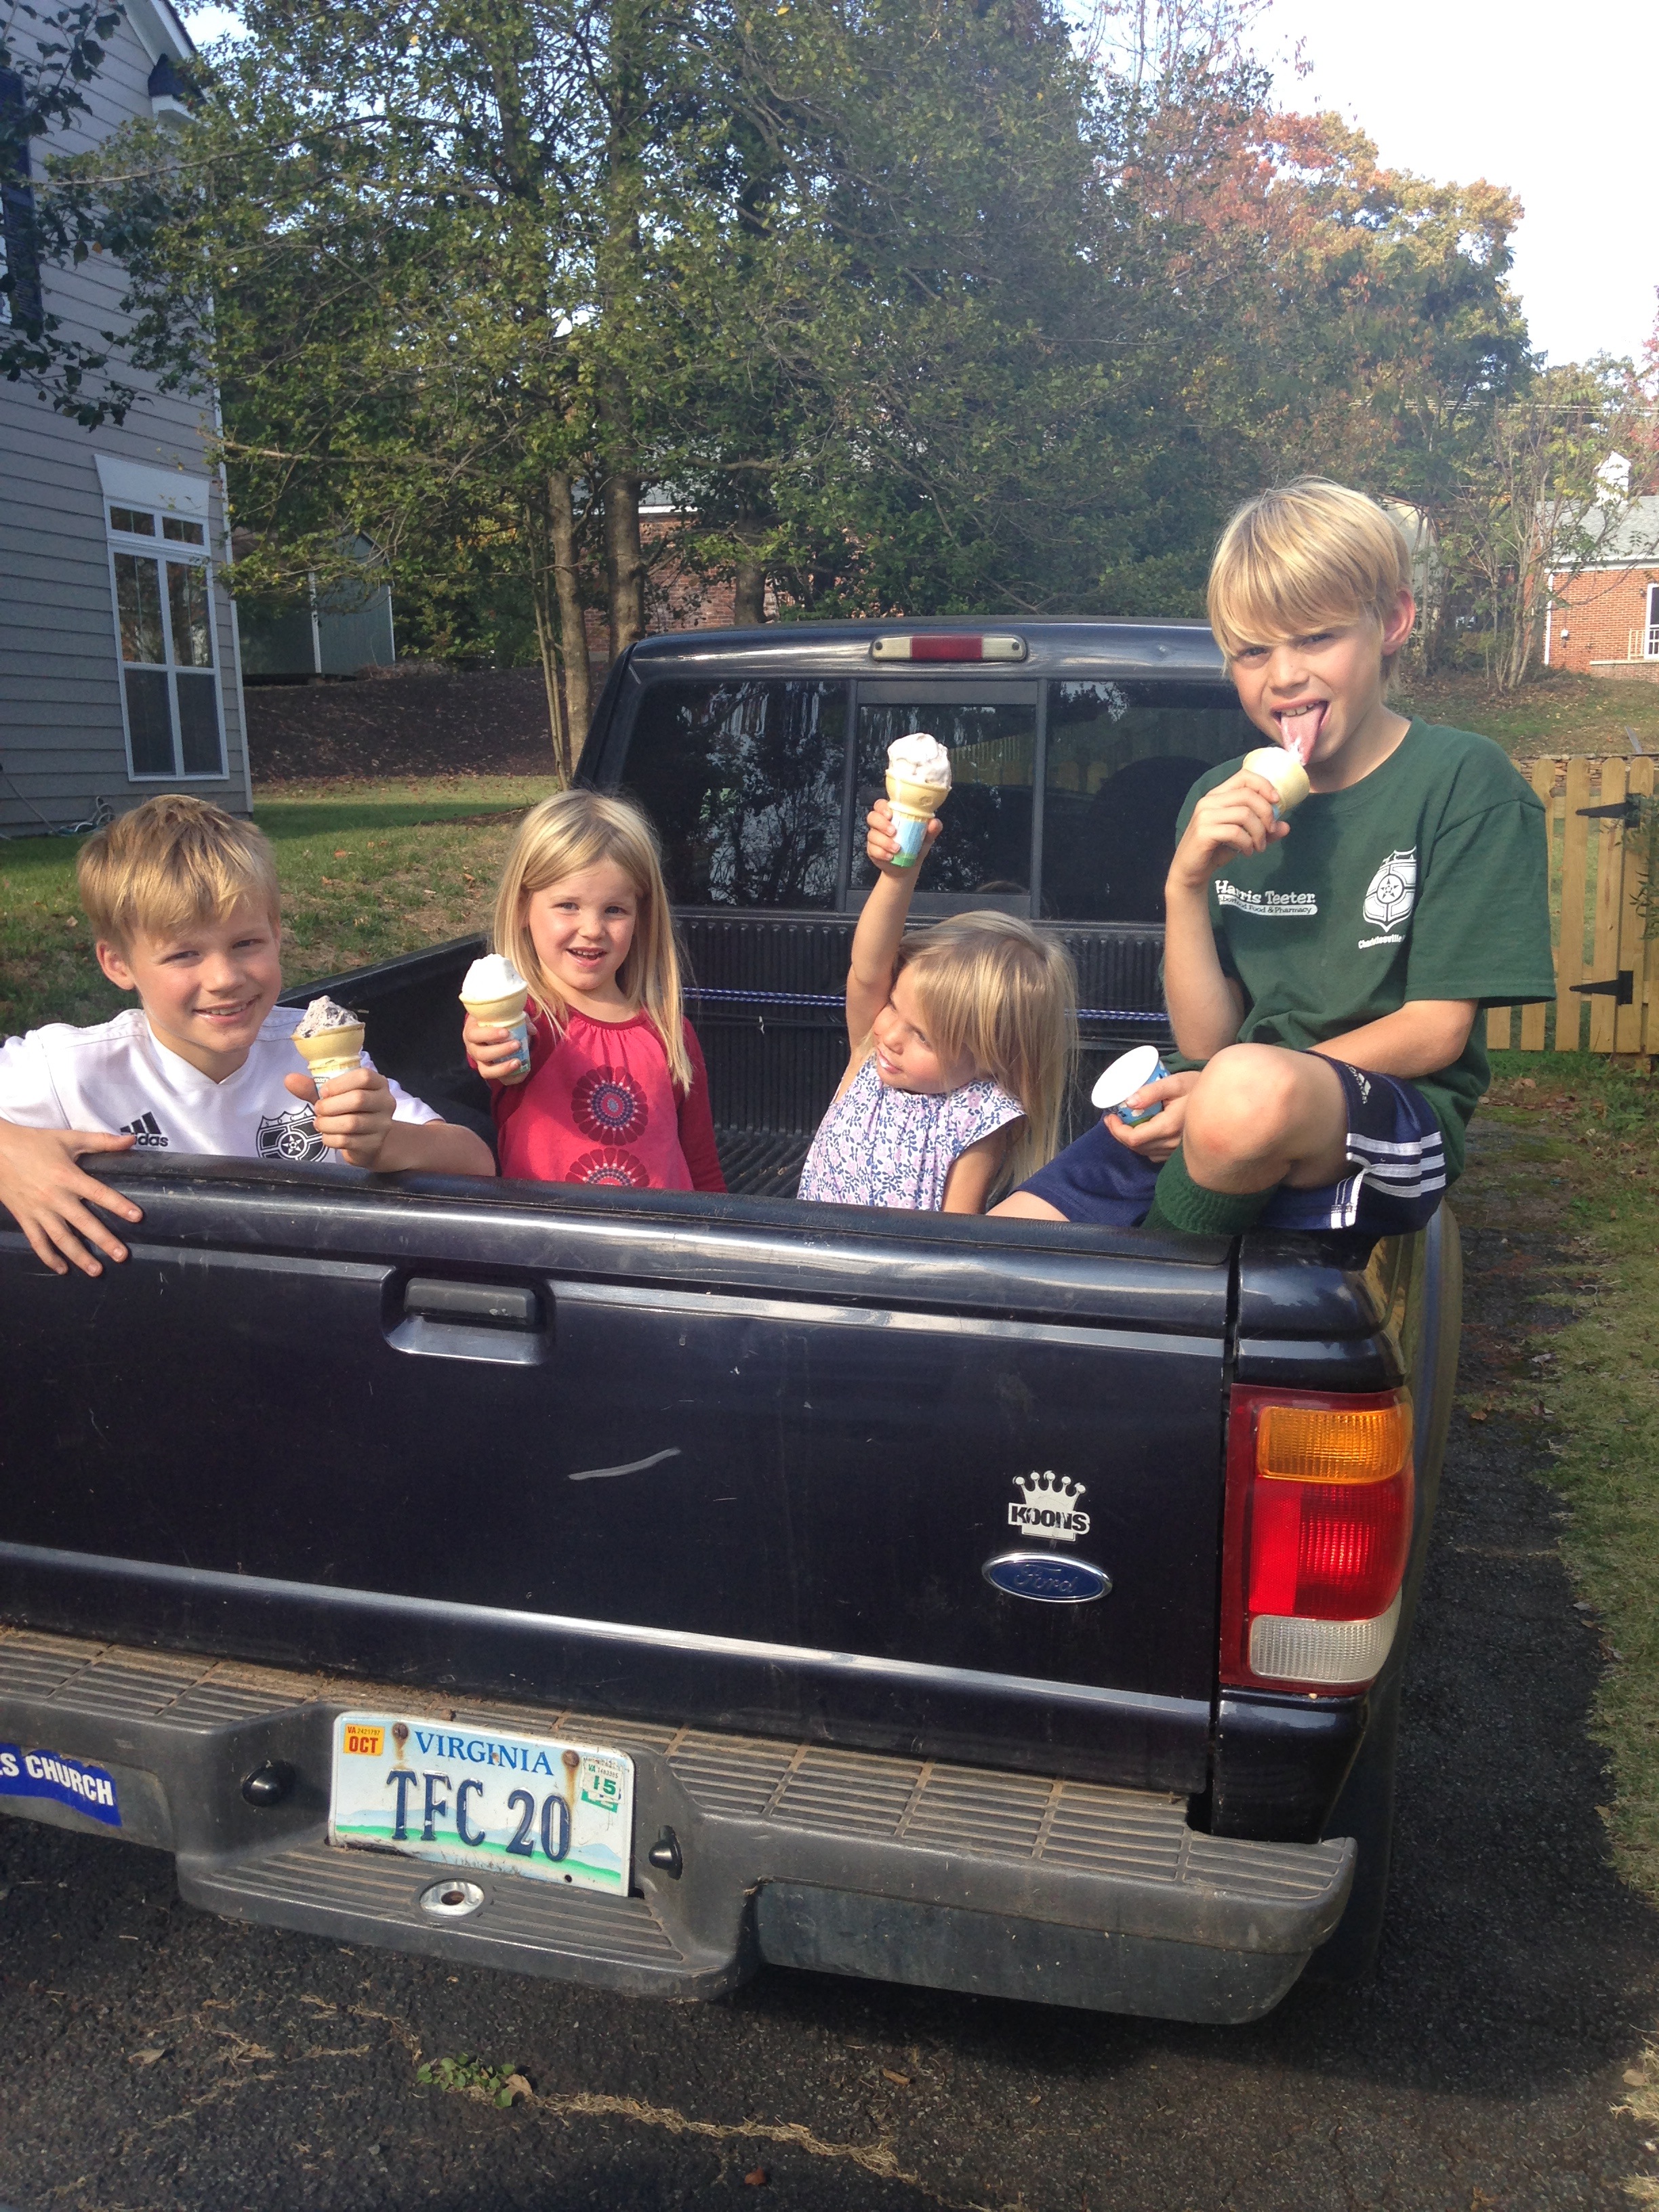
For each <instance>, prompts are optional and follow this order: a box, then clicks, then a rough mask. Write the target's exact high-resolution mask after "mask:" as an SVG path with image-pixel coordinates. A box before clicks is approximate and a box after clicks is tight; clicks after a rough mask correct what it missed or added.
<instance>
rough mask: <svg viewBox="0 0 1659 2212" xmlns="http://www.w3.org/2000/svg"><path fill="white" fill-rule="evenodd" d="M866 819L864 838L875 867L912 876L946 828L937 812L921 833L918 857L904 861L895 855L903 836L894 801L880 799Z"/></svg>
mask: <svg viewBox="0 0 1659 2212" xmlns="http://www.w3.org/2000/svg"><path fill="white" fill-rule="evenodd" d="M865 821H866V828H867V830H868V835H867V836H866V838H865V841H864V849H865V852H866V854H868V856H869V859H870V864H871V866H872V867H875V868H879V869H880V871H881V872H882V873H883V874H884V875H908V873H909V872H910V871H911V869H913V868H917V867H920V866H921V863H922V861H923V860H926V858H927V854H928V853H929V852H930V851H931V850H932V848H933V844H934V842H935V840H936V839H937V838H938V837H939V834H940V832H941V831H942V830H943V829H944V828H945V824H944V823H942V822H941V821H940V820H939V817H938V815H937V814H936V815H934V817H933V819H932V821H931V822H929V823H927V827H926V828H925V829H923V831H922V833H921V851H920V852H919V853H918V854H917V855H916V857H915V860H897V859H896V858H895V855H896V854H897V852H898V850H899V839H898V833H897V830H896V828H895V825H894V822H893V808H892V804H891V802H890V800H888V799H877V801H876V803H875V805H873V806H872V808H871V809H870V811H869V813H868V814H867V815H866V817H865Z"/></svg>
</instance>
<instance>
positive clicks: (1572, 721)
mask: <svg viewBox="0 0 1659 2212" xmlns="http://www.w3.org/2000/svg"><path fill="white" fill-rule="evenodd" d="M1392 703H1393V704H1394V705H1395V706H1396V707H1398V708H1400V710H1401V713H1402V714H1420V715H1421V716H1422V717H1423V719H1424V720H1425V721H1427V722H1448V723H1449V724H1450V725H1451V726H1452V727H1453V728H1454V729H1459V730H1478V731H1479V732H1480V734H1481V736H1482V737H1486V738H1493V739H1494V740H1495V741H1496V742H1497V743H1498V744H1500V745H1502V746H1503V747H1504V750H1506V751H1508V752H1510V753H1512V754H1514V755H1516V757H1518V758H1522V759H1530V758H1532V757H1534V756H1535V755H1537V754H1540V753H1629V752H1633V751H1635V750H1636V747H1635V746H1634V745H1632V743H1631V733H1632V731H1633V732H1635V734H1636V737H1637V738H1638V741H1639V743H1640V745H1641V749H1642V750H1643V751H1644V752H1649V753H1659V684H1621V683H1610V682H1609V681H1608V680H1607V678H1605V677H1601V676H1571V675H1568V674H1566V673H1565V672H1564V671H1560V670H1558V669H1548V668H1546V669H1541V670H1539V671H1536V673H1535V675H1534V678H1532V679H1531V680H1530V681H1528V683H1525V684H1522V686H1521V689H1520V690H1518V691H1507V692H1505V691H1493V690H1491V689H1490V687H1489V686H1488V685H1487V684H1486V680H1485V678H1482V677H1479V676H1433V677H1424V678H1421V679H1419V680H1418V681H1416V682H1412V681H1409V680H1407V681H1402V682H1401V685H1400V689H1399V690H1398V691H1397V692H1396V693H1395V697H1394V700H1393V702H1392Z"/></svg>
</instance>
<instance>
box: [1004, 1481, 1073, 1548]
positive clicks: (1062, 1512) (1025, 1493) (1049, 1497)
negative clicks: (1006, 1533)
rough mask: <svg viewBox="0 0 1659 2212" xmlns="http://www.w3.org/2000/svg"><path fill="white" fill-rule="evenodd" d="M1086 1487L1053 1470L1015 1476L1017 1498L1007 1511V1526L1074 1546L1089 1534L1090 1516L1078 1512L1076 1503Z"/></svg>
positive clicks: (1029, 1534)
mask: <svg viewBox="0 0 1659 2212" xmlns="http://www.w3.org/2000/svg"><path fill="white" fill-rule="evenodd" d="M1014 1488H1015V1489H1016V1490H1017V1491H1018V1492H1019V1496H1018V1498H1015V1500H1014V1501H1013V1503H1012V1504H1011V1505H1010V1506H1009V1508H1008V1526H1009V1527H1010V1528H1023V1529H1024V1532H1025V1534H1027V1535H1028V1536H1048V1537H1049V1538H1051V1539H1052V1540H1054V1541H1056V1542H1059V1543H1061V1544H1074V1543H1076V1541H1077V1540H1078V1538H1079V1536H1086V1535H1087V1534H1088V1533H1089V1516H1088V1515H1087V1514H1086V1513H1080V1512H1079V1510H1078V1504H1077V1501H1078V1499H1079V1498H1081V1497H1083V1496H1084V1495H1085V1492H1086V1491H1087V1489H1088V1485H1087V1483H1085V1482H1073V1480H1072V1478H1071V1477H1070V1475H1060V1476H1056V1475H1055V1474H1054V1469H1053V1468H1049V1469H1048V1473H1047V1474H1017V1475H1016V1476H1015V1477H1014Z"/></svg>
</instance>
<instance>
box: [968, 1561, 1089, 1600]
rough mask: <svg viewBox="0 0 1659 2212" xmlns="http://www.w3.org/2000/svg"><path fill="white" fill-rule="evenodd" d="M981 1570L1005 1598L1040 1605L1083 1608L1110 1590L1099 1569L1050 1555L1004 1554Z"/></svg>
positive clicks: (987, 1562)
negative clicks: (1032, 1601) (1031, 1599)
mask: <svg viewBox="0 0 1659 2212" xmlns="http://www.w3.org/2000/svg"><path fill="white" fill-rule="evenodd" d="M982 1571H983V1573H984V1576H985V1579H986V1581H987V1583H990V1585H991V1587H992V1589H1000V1591H1001V1592H1002V1593H1003V1595H1004V1596H1005V1597H1030V1598H1036V1601H1038V1603H1039V1604H1041V1605H1086V1604H1087V1603H1088V1602H1089V1601H1090V1599H1091V1598H1095V1597H1104V1596H1105V1595H1106V1593H1107V1591H1108V1590H1109V1589H1110V1588H1111V1587H1112V1578H1111V1577H1110V1576H1109V1574H1108V1573H1107V1572H1106V1570H1105V1569H1104V1568H1103V1567H1097V1566H1096V1565H1094V1564H1093V1562H1092V1561H1091V1560H1089V1559H1062V1558H1061V1557H1060V1556H1059V1555H1058V1554H1057V1553H1054V1552H1005V1553H1003V1554H1002V1556H1001V1558H1000V1559H987V1561H986V1562H985V1565H984V1568H983V1570H982Z"/></svg>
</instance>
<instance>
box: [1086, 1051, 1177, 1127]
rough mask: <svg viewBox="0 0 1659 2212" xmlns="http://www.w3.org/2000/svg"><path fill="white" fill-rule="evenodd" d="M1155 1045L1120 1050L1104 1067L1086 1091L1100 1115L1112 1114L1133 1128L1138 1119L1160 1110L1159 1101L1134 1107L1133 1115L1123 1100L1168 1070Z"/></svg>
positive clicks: (1162, 1076)
mask: <svg viewBox="0 0 1659 2212" xmlns="http://www.w3.org/2000/svg"><path fill="white" fill-rule="evenodd" d="M1169 1072H1170V1071H1169V1069H1168V1068H1167V1067H1165V1066H1164V1061H1163V1060H1162V1058H1161V1057H1160V1055H1159V1053H1158V1047H1157V1046H1156V1045H1155V1044H1137V1045H1132V1046H1131V1047H1130V1048H1129V1050H1128V1051H1127V1052H1124V1053H1120V1054H1118V1056H1117V1058H1116V1059H1115V1060H1113V1062H1112V1063H1111V1065H1110V1066H1109V1067H1107V1068H1105V1069H1104V1070H1103V1072H1102V1073H1101V1076H1100V1079H1099V1080H1098V1081H1097V1083H1096V1085H1095V1087H1094V1089H1093V1090H1092V1091H1091V1092H1090V1093H1089V1097H1090V1101H1091V1103H1092V1104H1094V1105H1096V1106H1098V1107H1099V1108H1100V1109H1101V1111H1102V1113H1103V1114H1115V1115H1117V1118H1118V1120H1119V1121H1127V1123H1128V1125H1129V1127H1131V1128H1132V1129H1133V1128H1136V1127H1139V1124H1140V1123H1141V1122H1142V1121H1151V1120H1152V1116H1153V1115H1154V1114H1161V1113H1162V1112H1163V1111H1164V1108H1163V1105H1162V1104H1161V1103H1158V1104H1154V1105H1152V1106H1142V1107H1139V1108H1138V1109H1136V1110H1135V1112H1133V1114H1132V1113H1130V1111H1129V1110H1128V1109H1127V1107H1126V1106H1125V1105H1124V1103H1123V1102H1124V1100H1125V1099H1126V1098H1132V1097H1133V1096H1134V1094H1135V1092H1136V1091H1144V1090H1145V1089H1146V1085H1148V1084H1149V1083H1157V1082H1158V1081H1160V1080H1161V1079H1163V1078H1164V1076H1166V1075H1167V1074H1168V1073H1169Z"/></svg>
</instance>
